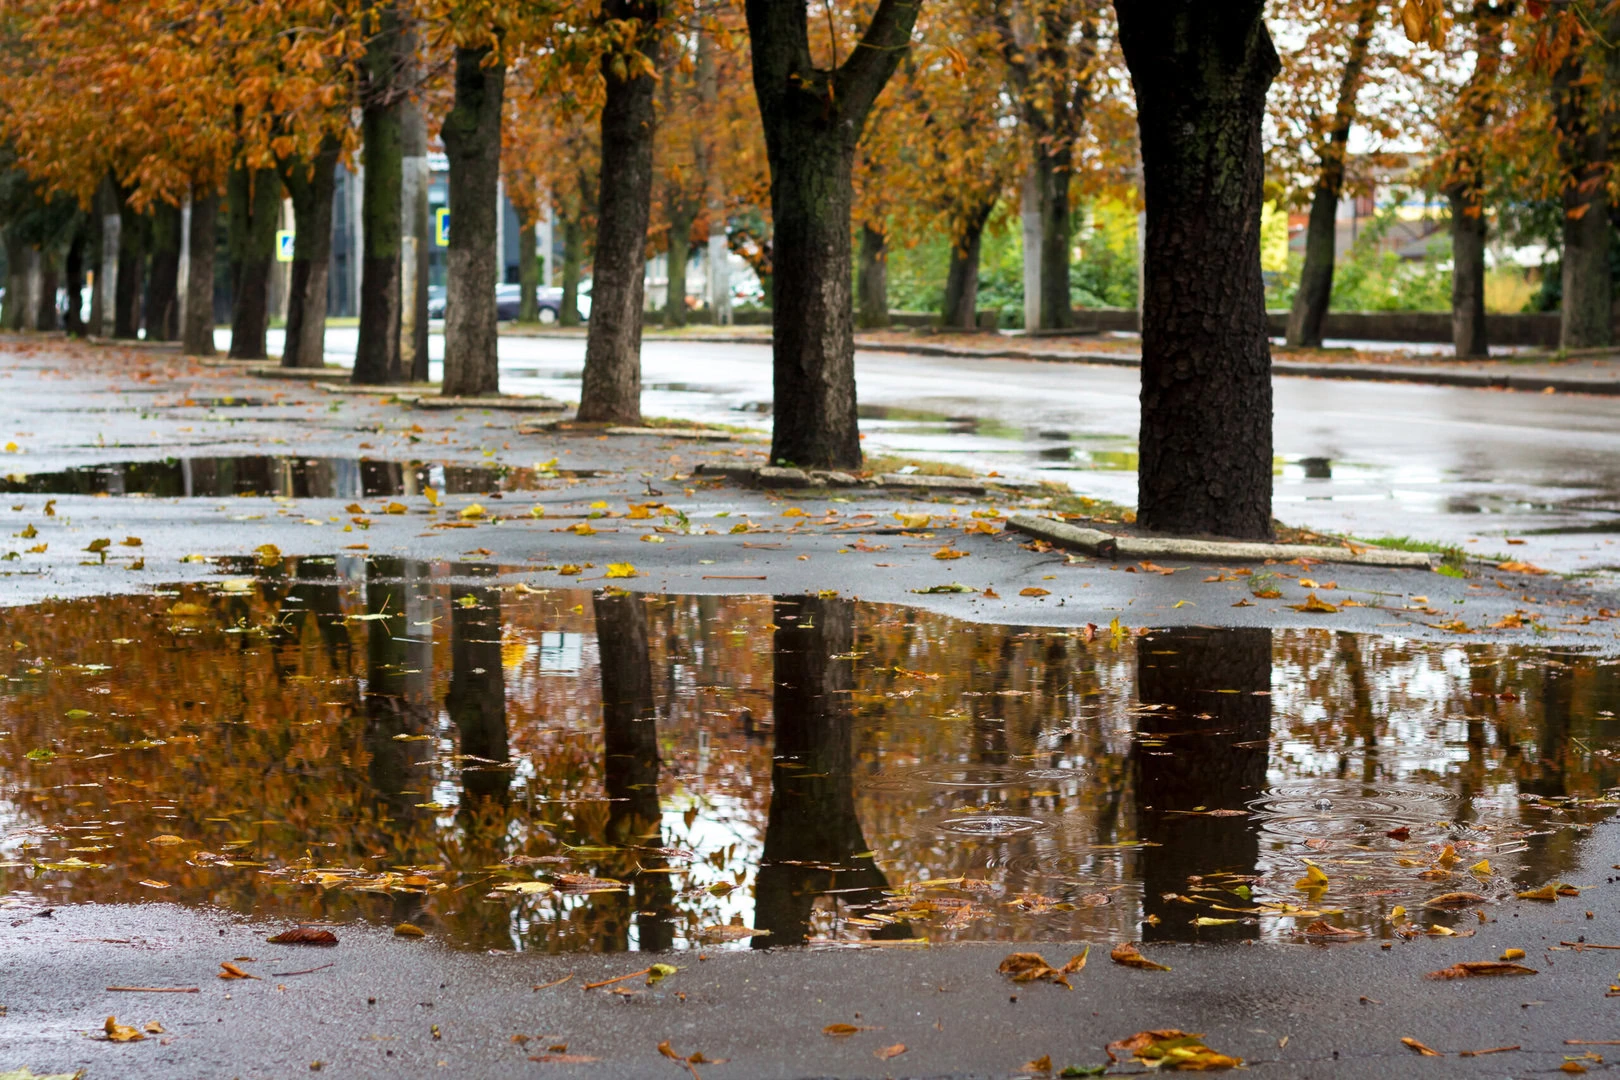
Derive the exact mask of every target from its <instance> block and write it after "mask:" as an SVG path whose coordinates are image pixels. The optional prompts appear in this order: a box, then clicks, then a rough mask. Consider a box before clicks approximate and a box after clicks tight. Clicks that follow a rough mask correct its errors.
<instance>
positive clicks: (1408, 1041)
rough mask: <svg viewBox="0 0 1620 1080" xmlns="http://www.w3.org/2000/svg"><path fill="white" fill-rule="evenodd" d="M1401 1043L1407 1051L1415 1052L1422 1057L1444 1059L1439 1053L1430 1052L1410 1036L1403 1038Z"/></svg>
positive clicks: (1435, 1051)
mask: <svg viewBox="0 0 1620 1080" xmlns="http://www.w3.org/2000/svg"><path fill="white" fill-rule="evenodd" d="M1401 1042H1402V1043H1403V1044H1405V1046H1406V1047H1407V1049H1409V1050H1413V1051H1416V1052H1417V1053H1419V1054H1422V1055H1423V1056H1424V1057H1445V1055H1444V1054H1442V1053H1441V1052H1440V1051H1438V1050H1430V1049H1429V1048H1428V1047H1427V1046H1424V1045H1423V1044H1422V1043H1420V1042H1418V1041H1417V1040H1416V1039H1414V1038H1412V1037H1410V1036H1403V1037H1402V1039H1401Z"/></svg>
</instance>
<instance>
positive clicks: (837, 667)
mask: <svg viewBox="0 0 1620 1080" xmlns="http://www.w3.org/2000/svg"><path fill="white" fill-rule="evenodd" d="M771 621H772V622H773V623H775V625H776V626H777V630H776V632H775V637H774V639H773V645H774V651H775V670H774V678H773V683H774V686H773V696H772V719H773V722H774V725H775V729H776V736H775V737H776V745H775V753H774V755H773V758H772V760H773V765H772V768H771V807H770V811H769V814H768V815H767V817H766V824H765V847H764V851H763V853H762V858H761V859H760V869H759V874H758V878H757V880H756V883H755V890H754V896H755V901H754V925H755V926H756V927H757V928H759V929H761V930H769V931H770V932H771V933H770V936H769V937H756V938H754V939H753V942H752V944H753V946H754V947H755V948H779V947H782V946H785V945H802V944H804V942H805V941H806V940H807V939H808V938H809V936H810V916H811V912H812V910H813V909H814V907H815V904H816V899H817V897H818V896H820V895H822V894H827V893H830V894H832V895H833V896H834V897H836V900H837V902H838V903H839V904H851V905H853V904H859V903H862V902H870V901H872V900H875V899H877V898H878V897H879V896H880V895H881V892H882V890H883V889H885V888H886V887H887V886H888V880H887V879H886V878H885V877H884V874H883V871H882V870H881V869H880V868H879V867H878V866H877V864H876V863H875V862H874V861H873V858H872V852H871V845H869V844H868V843H867V842H866V838H865V835H864V833H863V831H862V829H861V821H860V817H859V816H858V815H857V814H856V812H855V784H854V775H853V769H854V764H855V762H854V748H853V731H852V728H853V721H854V717H853V715H852V706H851V704H850V690H851V688H852V686H853V685H854V677H853V661H851V660H850V658H849V654H850V653H851V652H853V651H854V647H855V632H854V628H855V606H854V604H853V603H851V602H850V601H848V600H839V599H830V600H823V599H820V598H817V597H809V596H804V597H778V598H777V599H776V603H775V605H774V611H773V618H772V620H771ZM879 936H881V935H879Z"/></svg>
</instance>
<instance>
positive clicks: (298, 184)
mask: <svg viewBox="0 0 1620 1080" xmlns="http://www.w3.org/2000/svg"><path fill="white" fill-rule="evenodd" d="M339 150H340V148H339V147H338V146H337V144H336V143H327V144H326V145H323V146H322V147H321V151H320V153H318V154H316V155H315V159H314V160H313V161H301V160H300V161H289V162H288V163H287V164H286V166H285V167H284V168H283V170H282V174H281V179H282V182H283V183H284V184H286V186H287V195H288V197H289V198H291V199H292V204H293V258H292V267H291V273H290V274H289V281H288V286H287V335H286V344H285V345H284V346H283V347H282V350H281V366H282V367H287V368H319V367H325V366H326V289H327V279H328V278H329V277H330V275H331V267H332V200H333V198H334V197H335V196H336V194H337V172H336V170H337V159H338V153H339Z"/></svg>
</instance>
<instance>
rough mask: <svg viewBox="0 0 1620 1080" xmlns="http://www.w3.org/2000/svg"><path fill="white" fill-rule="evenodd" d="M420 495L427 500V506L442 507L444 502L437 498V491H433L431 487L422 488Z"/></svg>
mask: <svg viewBox="0 0 1620 1080" xmlns="http://www.w3.org/2000/svg"><path fill="white" fill-rule="evenodd" d="M422 494H423V495H424V496H425V497H426V498H427V501H428V505H429V506H442V505H443V502H444V500H442V499H440V498H439V493H438V492H437V491H435V490H433V488H431V487H425V488H423V489H422Z"/></svg>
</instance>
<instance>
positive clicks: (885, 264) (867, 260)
mask: <svg viewBox="0 0 1620 1080" xmlns="http://www.w3.org/2000/svg"><path fill="white" fill-rule="evenodd" d="M856 291H857V293H858V294H859V299H860V316H859V322H860V325H861V329H862V330H879V329H883V328H885V327H887V326H888V325H889V237H888V235H887V234H886V233H884V232H883V230H882V229H879V228H876V227H875V226H873V225H872V223H871V222H866V223H865V224H863V225H862V226H861V261H860V274H859V277H858V278H857V286H856Z"/></svg>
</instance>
